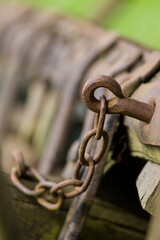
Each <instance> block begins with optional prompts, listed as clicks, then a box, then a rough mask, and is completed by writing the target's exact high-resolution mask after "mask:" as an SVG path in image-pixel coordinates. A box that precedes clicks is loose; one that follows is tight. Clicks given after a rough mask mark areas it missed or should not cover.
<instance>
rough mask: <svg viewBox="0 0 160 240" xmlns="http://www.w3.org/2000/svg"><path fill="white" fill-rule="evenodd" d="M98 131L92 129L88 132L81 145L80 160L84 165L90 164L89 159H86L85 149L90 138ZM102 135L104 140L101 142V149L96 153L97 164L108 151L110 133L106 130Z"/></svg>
mask: <svg viewBox="0 0 160 240" xmlns="http://www.w3.org/2000/svg"><path fill="white" fill-rule="evenodd" d="M96 132H97V129H92V130H90V131H89V132H88V133H87V135H86V136H85V137H84V139H83V141H82V143H81V145H80V148H79V161H80V163H81V164H82V165H84V166H88V161H87V159H85V150H86V147H87V144H88V142H89V140H90V138H91V137H93V136H95V135H96ZM102 137H103V141H102V144H101V148H100V151H99V152H98V153H97V154H96V156H95V158H94V159H93V161H94V164H97V163H98V162H99V161H100V160H101V158H102V157H103V155H104V153H105V151H106V148H107V145H108V133H107V132H106V131H104V130H103V132H102Z"/></svg>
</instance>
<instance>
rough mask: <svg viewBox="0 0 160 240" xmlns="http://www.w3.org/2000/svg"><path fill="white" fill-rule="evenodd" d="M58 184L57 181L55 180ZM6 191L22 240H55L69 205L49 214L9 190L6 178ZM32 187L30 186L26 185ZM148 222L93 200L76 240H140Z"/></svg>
mask: <svg viewBox="0 0 160 240" xmlns="http://www.w3.org/2000/svg"><path fill="white" fill-rule="evenodd" d="M55 179H56V180H57V178H55ZM5 180H6V182H7V183H6V184H5V188H6V190H7V191H10V192H11V196H10V199H11V204H12V205H13V206H14V210H15V212H16V215H17V217H18V219H19V226H20V227H21V228H22V229H23V231H24V234H25V237H26V239H25V240H37V239H40V240H42V239H43V240H53V239H56V238H57V236H58V233H59V231H60V229H61V227H62V224H63V221H64V218H65V216H66V214H67V210H68V206H69V204H70V201H67V202H65V204H64V205H63V208H62V209H61V210H59V211H55V212H51V211H48V210H46V209H44V208H42V207H41V206H39V205H37V203H36V201H35V200H34V199H32V198H28V197H26V196H24V195H23V194H22V193H21V192H20V191H19V190H17V189H16V188H15V187H13V186H12V184H11V183H10V181H9V179H8V176H6V175H5ZM25 183H27V184H29V186H32V185H33V183H32V182H28V181H27V182H25ZM147 225H148V223H147V220H145V219H143V218H140V217H138V216H136V215H134V214H133V213H131V212H129V211H127V210H125V209H123V208H121V207H119V206H117V205H115V204H112V203H110V202H106V201H102V200H100V199H95V201H94V204H93V206H92V208H91V211H90V213H89V217H88V219H87V222H86V225H85V227H84V229H83V230H82V232H81V235H80V237H79V239H84V240H88V239H98V238H99V239H106V236H107V239H108V240H121V239H124V240H125V239H131V240H132V239H133V240H142V239H144V237H145V232H146V229H147Z"/></svg>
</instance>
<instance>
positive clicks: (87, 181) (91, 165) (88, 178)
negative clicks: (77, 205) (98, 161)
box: [73, 153, 95, 194]
mask: <svg viewBox="0 0 160 240" xmlns="http://www.w3.org/2000/svg"><path fill="white" fill-rule="evenodd" d="M85 159H86V161H87V162H88V167H89V169H88V174H87V176H86V178H85V180H84V183H83V185H82V186H80V187H74V189H75V190H76V191H77V192H78V193H79V194H81V193H82V192H84V191H85V190H86V189H87V188H88V186H89V184H90V182H91V180H92V177H93V174H94V169H95V164H94V161H93V158H92V157H91V155H89V154H88V153H85ZM81 168H82V164H81V163H80V162H79V161H78V162H77V165H76V167H75V170H74V175H73V176H74V178H75V179H78V175H79V172H80V170H81Z"/></svg>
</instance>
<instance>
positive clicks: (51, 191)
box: [11, 96, 108, 210]
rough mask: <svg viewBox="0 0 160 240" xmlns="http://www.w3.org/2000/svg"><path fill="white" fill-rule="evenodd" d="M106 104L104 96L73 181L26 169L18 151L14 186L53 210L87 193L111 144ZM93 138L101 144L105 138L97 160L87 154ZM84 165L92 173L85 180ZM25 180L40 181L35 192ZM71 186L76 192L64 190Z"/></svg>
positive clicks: (33, 169)
mask: <svg viewBox="0 0 160 240" xmlns="http://www.w3.org/2000/svg"><path fill="white" fill-rule="evenodd" d="M106 102H107V101H106V98H105V96H101V98H100V112H99V113H97V114H96V117H95V123H94V128H93V129H92V130H90V131H88V133H87V134H86V136H85V137H84V139H83V141H82V143H81V145H80V147H79V158H78V161H77V164H76V166H75V169H74V173H73V177H72V179H67V180H64V181H61V182H60V183H55V182H51V181H48V180H46V179H45V178H44V177H43V176H41V174H40V173H38V172H37V170H36V169H35V168H33V167H28V166H26V165H25V163H24V159H23V155H22V153H21V152H19V151H15V152H14V153H13V159H14V160H15V163H16V166H15V167H14V168H12V170H11V180H12V182H13V184H14V185H15V186H16V187H17V188H18V189H19V190H20V191H21V192H23V193H24V194H26V195H27V196H31V197H35V199H36V200H37V202H38V203H39V204H40V205H42V206H43V207H45V208H47V209H49V210H57V209H59V208H60V207H61V205H62V203H63V199H67V198H72V197H75V196H78V195H79V194H81V193H83V192H84V191H85V190H86V189H87V188H88V186H89V184H90V182H91V181H92V177H93V174H94V169H95V165H96V164H97V163H98V162H99V161H100V160H101V159H102V157H103V155H104V153H105V151H106V148H107V145H108V134H107V132H106V131H105V130H104V121H105V116H106V109H107V103H106ZM92 137H95V139H96V140H97V141H99V140H101V138H102V141H100V142H101V144H100V149H99V151H98V153H97V154H96V156H95V157H92V156H91V155H90V154H89V153H87V152H86V148H87V145H88V142H89V140H90V139H91V138H92ZM83 166H86V167H88V173H87V176H86V177H85V179H84V180H81V179H80V172H81V169H82V167H83ZM25 177H30V178H31V179H34V180H36V181H37V184H36V185H35V187H34V189H29V188H28V187H27V186H25V183H23V179H24V178H25ZM68 186H72V188H73V190H71V191H68V192H66V191H64V189H65V188H66V187H68Z"/></svg>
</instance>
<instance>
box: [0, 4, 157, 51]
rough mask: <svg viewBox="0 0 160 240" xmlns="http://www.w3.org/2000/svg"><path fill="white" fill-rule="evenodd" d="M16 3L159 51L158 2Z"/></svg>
mask: <svg viewBox="0 0 160 240" xmlns="http://www.w3.org/2000/svg"><path fill="white" fill-rule="evenodd" d="M0 2H1V3H4V2H5V3H6V2H14V1H13V0H10V1H9V0H8V1H7V0H0ZM19 3H25V4H28V5H32V6H35V7H38V8H41V9H44V8H45V9H49V10H54V11H56V12H58V13H63V14H65V15H69V16H72V17H76V18H79V19H83V20H88V21H92V22H94V23H96V24H98V25H101V26H102V27H103V28H105V29H111V30H114V31H116V32H118V33H119V34H120V35H122V36H125V37H127V38H129V39H131V40H134V41H137V42H139V43H142V44H143V45H146V46H148V47H151V48H154V49H158V50H159V49H160V44H159V40H160V28H159V22H160V1H159V0H123V1H122V0H19Z"/></svg>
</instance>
